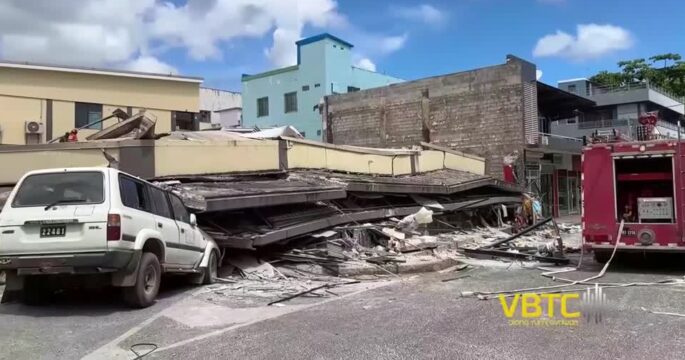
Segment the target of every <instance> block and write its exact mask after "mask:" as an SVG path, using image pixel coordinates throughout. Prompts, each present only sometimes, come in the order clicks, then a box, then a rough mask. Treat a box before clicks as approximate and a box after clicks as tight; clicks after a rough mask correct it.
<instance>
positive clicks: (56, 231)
mask: <svg viewBox="0 0 685 360" xmlns="http://www.w3.org/2000/svg"><path fill="white" fill-rule="evenodd" d="M66 234H67V226H66V225H50V226H41V228H40V237H60V236H64V235H66Z"/></svg>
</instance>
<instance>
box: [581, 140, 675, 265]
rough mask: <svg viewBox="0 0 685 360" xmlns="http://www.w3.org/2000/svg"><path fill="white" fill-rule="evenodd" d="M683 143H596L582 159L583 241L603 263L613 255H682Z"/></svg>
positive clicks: (671, 141)
mask: <svg viewBox="0 0 685 360" xmlns="http://www.w3.org/2000/svg"><path fill="white" fill-rule="evenodd" d="M684 144H685V143H683V142H678V141H677V140H675V139H670V140H651V141H628V142H614V143H595V144H591V145H589V146H586V147H585V148H584V150H583V156H582V178H581V180H582V201H583V217H582V221H583V240H584V246H585V248H586V249H591V250H593V252H594V254H595V259H596V260H597V261H598V262H606V261H607V260H608V258H609V256H610V255H611V252H612V250H613V248H614V245H615V244H616V240H617V238H618V229H619V225H620V223H621V220H623V221H625V223H624V227H623V232H622V235H621V237H620V242H619V245H618V251H638V252H685V242H683V211H684V210H685V208H684V207H683V190H682V189H683V183H682V182H683V180H682V173H683V169H684V166H685V163H684V162H683V160H682V157H681V156H680V155H681V154H682V153H683V150H685V148H683V147H684Z"/></svg>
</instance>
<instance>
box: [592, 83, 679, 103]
mask: <svg viewBox="0 0 685 360" xmlns="http://www.w3.org/2000/svg"><path fill="white" fill-rule="evenodd" d="M591 89H592V90H591V91H590V93H589V94H587V96H594V95H601V94H610V93H617V92H622V91H631V90H639V89H649V90H653V91H656V92H658V93H659V94H661V95H664V96H668V97H670V98H671V99H673V100H676V101H678V102H679V103H681V104H685V98H683V97H682V96H678V95H676V94H674V93H673V92H671V91H668V90H666V89H664V88H662V87H659V86H657V85H653V84H650V83H633V84H626V85H619V86H593V87H592V88H591ZM586 92H587V91H586Z"/></svg>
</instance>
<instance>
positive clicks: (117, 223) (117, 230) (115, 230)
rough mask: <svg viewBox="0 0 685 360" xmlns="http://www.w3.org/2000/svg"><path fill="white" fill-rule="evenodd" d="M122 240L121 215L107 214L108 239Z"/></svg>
mask: <svg viewBox="0 0 685 360" xmlns="http://www.w3.org/2000/svg"><path fill="white" fill-rule="evenodd" d="M119 240H121V215H119V214H109V215H107V241H119Z"/></svg>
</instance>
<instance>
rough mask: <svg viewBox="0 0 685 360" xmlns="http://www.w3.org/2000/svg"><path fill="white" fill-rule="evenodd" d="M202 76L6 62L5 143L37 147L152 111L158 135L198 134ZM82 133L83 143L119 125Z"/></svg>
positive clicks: (2, 91) (1, 121)
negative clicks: (119, 115) (121, 114)
mask: <svg viewBox="0 0 685 360" xmlns="http://www.w3.org/2000/svg"><path fill="white" fill-rule="evenodd" d="M201 82H202V78H197V77H183V76H172V75H163V74H150V73H138V72H128V71H118V70H104V69H91V68H74V67H61V66H48V65H38V64H26V63H12V62H0V144H3V145H4V144H20V145H21V144H37V143H43V142H47V141H50V140H51V139H54V138H56V137H59V136H62V135H64V134H65V133H66V132H69V131H70V130H72V129H74V128H80V127H83V126H86V125H88V124H90V123H93V122H94V121H96V120H98V119H100V118H102V117H105V116H108V115H110V114H111V113H112V111H114V110H115V109H117V108H120V109H121V110H123V111H126V112H127V113H129V114H135V113H136V112H138V111H139V110H140V109H146V111H147V113H148V114H149V115H150V117H152V118H156V120H157V125H156V132H157V133H162V132H168V131H170V130H172V129H174V130H175V129H185V130H196V129H197V128H198V127H199V125H198V116H197V113H198V112H199V87H200V83H201ZM116 121H117V120H116V119H111V120H107V121H105V122H104V123H101V124H97V125H94V126H92V127H90V128H87V129H83V130H80V131H79V139H83V138H85V137H86V136H88V135H90V134H92V133H94V132H96V131H98V130H99V129H102V128H103V127H107V126H109V125H111V124H114V123H115V122H116Z"/></svg>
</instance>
